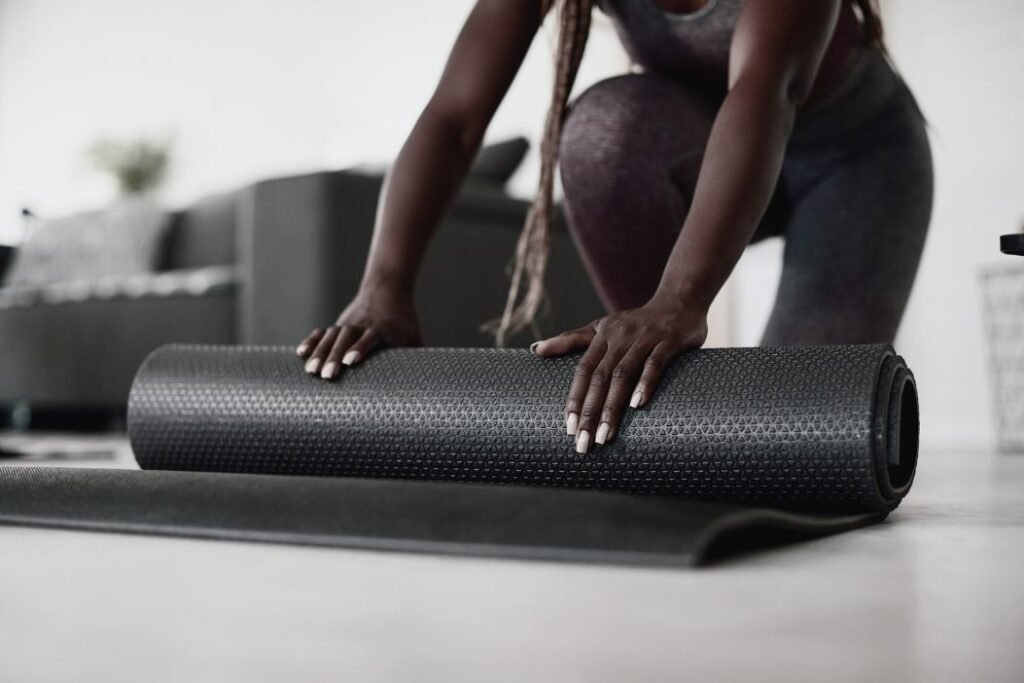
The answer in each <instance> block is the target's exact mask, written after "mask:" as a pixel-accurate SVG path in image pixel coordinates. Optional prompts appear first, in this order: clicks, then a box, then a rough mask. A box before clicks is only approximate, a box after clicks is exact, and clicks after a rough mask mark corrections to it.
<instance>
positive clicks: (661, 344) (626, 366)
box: [531, 300, 708, 453]
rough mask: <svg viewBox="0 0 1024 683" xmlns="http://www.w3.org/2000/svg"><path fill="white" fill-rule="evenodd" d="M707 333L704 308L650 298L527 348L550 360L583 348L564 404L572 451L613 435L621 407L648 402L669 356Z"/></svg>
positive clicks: (693, 344) (698, 343)
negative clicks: (572, 446)
mask: <svg viewBox="0 0 1024 683" xmlns="http://www.w3.org/2000/svg"><path fill="white" fill-rule="evenodd" d="M707 336H708V325H707V312H706V311H704V310H701V309H699V308H693V307H689V306H687V305H685V304H684V303H676V302H668V303H665V302H662V301H655V300H652V301H650V302H648V303H646V304H644V305H643V306H641V307H640V308H631V309H628V310H625V311H620V312H618V313H613V314H611V315H608V316H605V317H603V318H599V319H597V320H595V321H594V322H592V323H590V324H589V325H586V326H584V327H580V328H577V329H575V330H569V331H568V332H563V333H562V334H560V335H558V336H557V337H550V338H548V339H545V340H543V341H539V342H536V343H535V344H533V345H532V346H531V350H532V351H533V352H534V353H535V354H537V355H538V356H542V357H544V358H552V357H554V356H560V355H562V354H566V353H571V352H573V351H580V350H583V349H586V352H585V353H584V354H583V357H582V358H581V359H580V361H579V363H578V364H577V365H576V374H575V376H574V377H573V380H572V386H571V387H570V389H569V399H568V400H567V401H566V403H565V425H566V432H567V433H568V434H571V435H574V436H576V452H577V453H586V452H587V451H588V450H589V449H590V445H591V442H592V441H593V442H594V443H598V444H604V443H607V442H609V441H611V440H612V439H614V438H615V436H616V434H617V432H618V428H619V420H620V419H621V417H622V411H623V410H624V409H625V407H626V404H627V403H629V405H630V407H631V408H639V407H642V406H644V405H646V404H647V402H648V401H649V400H650V399H651V396H652V394H653V393H654V390H655V388H656V387H657V385H658V382H659V381H660V380H661V377H662V374H664V372H665V369H666V368H667V367H668V365H669V363H671V362H672V360H673V359H674V358H675V357H676V356H677V355H679V354H680V353H682V352H683V351H686V350H688V349H695V348H698V347H699V346H701V345H702V344H703V343H704V340H705V339H706V338H707Z"/></svg>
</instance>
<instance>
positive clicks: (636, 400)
mask: <svg viewBox="0 0 1024 683" xmlns="http://www.w3.org/2000/svg"><path fill="white" fill-rule="evenodd" d="M643 401H644V392H642V391H640V390H639V389H637V390H636V391H634V392H633V398H631V399H629V407H630V408H639V407H640V404H641V403H643Z"/></svg>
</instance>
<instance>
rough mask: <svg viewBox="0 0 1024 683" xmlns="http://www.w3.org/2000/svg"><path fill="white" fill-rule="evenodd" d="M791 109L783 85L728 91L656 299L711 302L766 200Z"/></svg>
mask: <svg viewBox="0 0 1024 683" xmlns="http://www.w3.org/2000/svg"><path fill="white" fill-rule="evenodd" d="M795 113H796V107H795V105H794V103H793V101H792V100H791V98H790V97H789V96H788V95H787V93H786V91H785V88H782V87H779V86H778V85H777V84H775V83H772V82H768V81H765V80H764V79H755V78H749V79H743V80H741V81H739V82H737V83H736V84H735V85H734V86H733V88H732V89H731V90H730V91H729V94H728V95H727V96H726V98H725V101H724V102H723V103H722V106H721V108H720V109H719V112H718V115H717V117H716V118H715V123H714V125H713V126H712V129H711V135H710V137H709V139H708V144H707V147H706V149H705V154H704V162H703V164H702V166H701V170H700V175H699V178H698V180H697V186H696V189H695V191H694V196H693V200H692V203H691V206H690V210H689V212H688V214H687V217H686V220H685V222H684V223H683V227H682V230H681V231H680V233H679V237H678V239H677V240H676V244H675V246H674V248H673V250H672V252H671V255H670V256H669V260H668V263H667V265H666V267H665V271H664V273H663V275H662V279H661V283H660V285H659V288H658V292H657V294H656V295H655V298H658V299H664V300H670V301H673V302H680V301H685V303H686V304H687V305H688V306H696V307H699V308H701V309H703V310H705V311H706V310H707V309H708V308H709V307H710V306H711V302H712V301H713V300H714V298H715V296H716V295H717V294H718V291H719V290H720V289H721V288H722V285H724V284H725V281H726V279H728V277H729V274H730V273H731V272H732V270H733V268H734V267H735V266H736V262H737V261H738V260H739V258H740V256H741V255H742V254H743V250H744V249H745V248H746V246H747V244H748V243H749V242H750V239H751V237H752V236H753V234H754V231H755V229H756V228H757V225H758V223H759V222H760V220H761V218H762V216H763V215H764V212H765V209H766V208H767V206H768V202H769V200H770V198H771V195H772V192H773V191H774V189H775V184H776V182H777V180H778V177H779V171H780V169H781V167H782V160H783V156H784V154H785V149H786V142H787V140H788V139H789V134H790V131H791V130H792V126H793V119H794V116H795Z"/></svg>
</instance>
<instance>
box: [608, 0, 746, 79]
mask: <svg viewBox="0 0 1024 683" xmlns="http://www.w3.org/2000/svg"><path fill="white" fill-rule="evenodd" d="M597 4H598V7H599V8H600V9H601V10H602V11H603V12H604V13H605V14H606V15H608V18H609V19H611V21H612V24H613V25H614V26H615V31H616V33H618V34H619V40H621V41H622V44H623V46H624V47H625V48H626V51H627V52H628V53H629V56H630V57H631V58H632V59H633V61H634V62H636V63H637V64H639V65H640V66H642V67H644V68H645V69H649V70H651V71H657V72H659V73H664V74H666V75H670V76H678V77H680V78H685V79H687V80H691V81H692V80H694V79H696V80H697V81H699V82H702V83H705V84H706V85H708V86H709V87H712V88H715V89H721V88H723V87H724V86H725V83H726V80H727V78H728V70H729V48H730V46H731V44H732V34H733V32H734V30H735V28H736V21H737V20H738V19H739V15H740V10H741V9H743V0H708V3H707V4H706V5H704V7H702V8H700V9H699V10H697V11H695V12H689V13H686V14H681V13H676V12H668V11H666V10H664V9H662V8H661V7H659V6H658V4H657V3H656V2H655V0H599V1H598V3H597Z"/></svg>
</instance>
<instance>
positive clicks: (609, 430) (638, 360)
mask: <svg viewBox="0 0 1024 683" xmlns="http://www.w3.org/2000/svg"><path fill="white" fill-rule="evenodd" d="M649 353H650V350H649V349H647V348H645V347H643V346H633V347H631V348H630V349H629V351H627V352H626V355H624V356H623V357H622V360H620V361H619V363H618V365H616V366H615V369H614V370H612V380H611V383H610V384H609V385H608V395H607V397H606V398H605V400H604V409H603V410H602V411H601V419H600V422H599V423H598V425H597V432H596V434H595V436H594V443H596V444H599V445H603V444H606V443H608V442H609V441H611V440H612V439H614V438H615V435H616V434H618V433H619V421H620V420H621V419H622V412H623V410H625V408H626V403H627V402H628V401H629V398H630V394H631V392H632V390H633V387H635V386H636V382H637V379H638V378H639V377H640V374H641V372H643V367H644V360H645V359H646V358H647V356H648V355H649Z"/></svg>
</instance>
